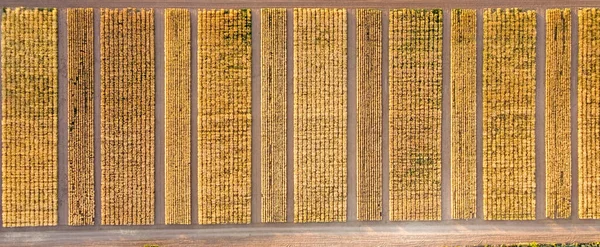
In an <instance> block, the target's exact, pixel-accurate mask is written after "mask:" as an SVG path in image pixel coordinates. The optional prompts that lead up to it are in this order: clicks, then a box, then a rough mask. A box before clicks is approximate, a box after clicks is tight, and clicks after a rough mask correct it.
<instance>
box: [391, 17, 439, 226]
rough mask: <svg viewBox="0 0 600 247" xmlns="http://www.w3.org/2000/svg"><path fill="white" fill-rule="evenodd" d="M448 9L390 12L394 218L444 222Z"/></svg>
mask: <svg viewBox="0 0 600 247" xmlns="http://www.w3.org/2000/svg"><path fill="white" fill-rule="evenodd" d="M442 20H443V18H442V11H441V10H438V9H434V10H422V9H398V10H391V11H390V31H389V44H390V47H389V56H390V65H389V66H390V67H389V73H390V74H389V84H390V85H389V87H390V89H389V90H390V91H389V92H390V98H389V114H390V115H389V116H390V117H389V131H390V147H389V150H390V180H389V183H390V199H389V200H390V220H392V221H399V220H440V219H441V213H442V208H441V200H442V199H441V168H442V166H441V144H442V142H441V138H442V133H441V128H442Z"/></svg>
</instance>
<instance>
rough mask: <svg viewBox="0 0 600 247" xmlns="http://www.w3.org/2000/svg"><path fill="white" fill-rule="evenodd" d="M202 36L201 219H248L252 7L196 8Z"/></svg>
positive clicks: (208, 221)
mask: <svg viewBox="0 0 600 247" xmlns="http://www.w3.org/2000/svg"><path fill="white" fill-rule="evenodd" d="M198 34H202V36H201V37H199V38H198V54H197V55H198V222H199V223H200V224H223V223H250V197H251V177H250V176H251V160H250V158H251V129H250V128H251V121H252V116H251V109H250V107H251V87H252V84H251V64H250V63H251V58H252V18H251V13H250V10H248V9H231V10H223V9H221V10H198Z"/></svg>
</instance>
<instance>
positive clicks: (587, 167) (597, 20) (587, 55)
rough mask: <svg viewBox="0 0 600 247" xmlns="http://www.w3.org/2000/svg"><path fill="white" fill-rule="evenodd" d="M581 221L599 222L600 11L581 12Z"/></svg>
mask: <svg viewBox="0 0 600 247" xmlns="http://www.w3.org/2000/svg"><path fill="white" fill-rule="evenodd" d="M578 29H579V58H578V59H579V71H578V82H579V87H578V88H577V101H578V102H577V107H578V116H577V124H578V126H577V135H578V139H579V178H578V179H579V218H580V219H600V182H598V181H599V180H600V142H599V140H600V121H598V119H599V118H600V86H599V85H600V49H598V46H597V44H598V41H599V40H600V9H597V8H584V9H580V10H579V27H578Z"/></svg>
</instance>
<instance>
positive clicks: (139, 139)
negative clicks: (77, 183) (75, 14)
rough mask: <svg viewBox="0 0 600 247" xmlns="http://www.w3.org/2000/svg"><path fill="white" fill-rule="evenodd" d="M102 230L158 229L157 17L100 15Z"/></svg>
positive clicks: (149, 13) (136, 12)
mask: <svg viewBox="0 0 600 247" xmlns="http://www.w3.org/2000/svg"><path fill="white" fill-rule="evenodd" d="M100 56H101V64H100V66H101V72H100V73H101V87H102V92H101V106H100V107H101V115H102V117H101V141H102V144H101V148H102V154H101V155H102V161H101V163H102V186H101V189H102V199H101V201H102V224H103V225H152V224H154V104H155V100H154V99H155V94H154V90H155V74H154V11H153V10H149V9H102V10H101V15H100Z"/></svg>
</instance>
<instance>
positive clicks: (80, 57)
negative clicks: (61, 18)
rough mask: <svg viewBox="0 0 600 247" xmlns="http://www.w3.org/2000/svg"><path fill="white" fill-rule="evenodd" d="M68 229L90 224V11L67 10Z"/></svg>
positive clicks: (91, 108) (92, 118)
mask: <svg viewBox="0 0 600 247" xmlns="http://www.w3.org/2000/svg"><path fill="white" fill-rule="evenodd" d="M67 39H68V40H69V42H68V80H69V113H68V114H69V144H68V145H69V169H68V174H69V175H68V177H69V186H68V187H69V200H68V201H69V225H93V224H94V11H93V9H91V8H86V9H83V8H78V9H68V10H67Z"/></svg>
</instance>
